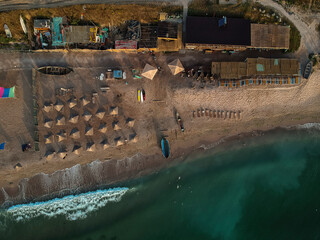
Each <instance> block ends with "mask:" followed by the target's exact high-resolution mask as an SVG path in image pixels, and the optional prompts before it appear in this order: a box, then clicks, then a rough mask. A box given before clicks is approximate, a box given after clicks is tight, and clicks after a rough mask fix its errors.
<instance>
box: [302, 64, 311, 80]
mask: <svg viewBox="0 0 320 240" xmlns="http://www.w3.org/2000/svg"><path fill="white" fill-rule="evenodd" d="M312 65H313V64H312V62H311V61H309V62H308V64H307V65H306V68H305V69H304V73H303V77H304V78H306V79H308V78H309V77H310V74H311V70H312Z"/></svg>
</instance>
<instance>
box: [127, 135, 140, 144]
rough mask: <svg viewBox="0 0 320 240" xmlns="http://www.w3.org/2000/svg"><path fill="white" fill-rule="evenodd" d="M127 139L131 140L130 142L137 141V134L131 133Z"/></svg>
mask: <svg viewBox="0 0 320 240" xmlns="http://www.w3.org/2000/svg"><path fill="white" fill-rule="evenodd" d="M129 141H130V142H132V143H136V142H138V136H137V134H136V133H133V134H131V135H130V136H129Z"/></svg>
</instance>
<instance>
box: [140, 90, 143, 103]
mask: <svg viewBox="0 0 320 240" xmlns="http://www.w3.org/2000/svg"><path fill="white" fill-rule="evenodd" d="M140 101H141V103H143V89H142V90H141V93H140Z"/></svg>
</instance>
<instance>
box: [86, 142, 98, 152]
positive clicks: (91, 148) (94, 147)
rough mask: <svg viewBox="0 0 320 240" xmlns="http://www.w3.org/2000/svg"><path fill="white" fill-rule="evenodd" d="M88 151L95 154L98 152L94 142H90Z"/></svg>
mask: <svg viewBox="0 0 320 240" xmlns="http://www.w3.org/2000/svg"><path fill="white" fill-rule="evenodd" d="M86 150H87V151H88V152H94V151H95V150H96V145H95V144H94V143H93V142H88V143H87V147H86Z"/></svg>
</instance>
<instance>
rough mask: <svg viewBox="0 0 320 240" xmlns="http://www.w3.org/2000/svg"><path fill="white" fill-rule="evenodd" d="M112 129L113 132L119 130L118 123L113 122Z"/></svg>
mask: <svg viewBox="0 0 320 240" xmlns="http://www.w3.org/2000/svg"><path fill="white" fill-rule="evenodd" d="M112 127H113V130H115V131H118V130H120V129H121V127H120V126H119V121H114V122H113V123H112Z"/></svg>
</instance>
